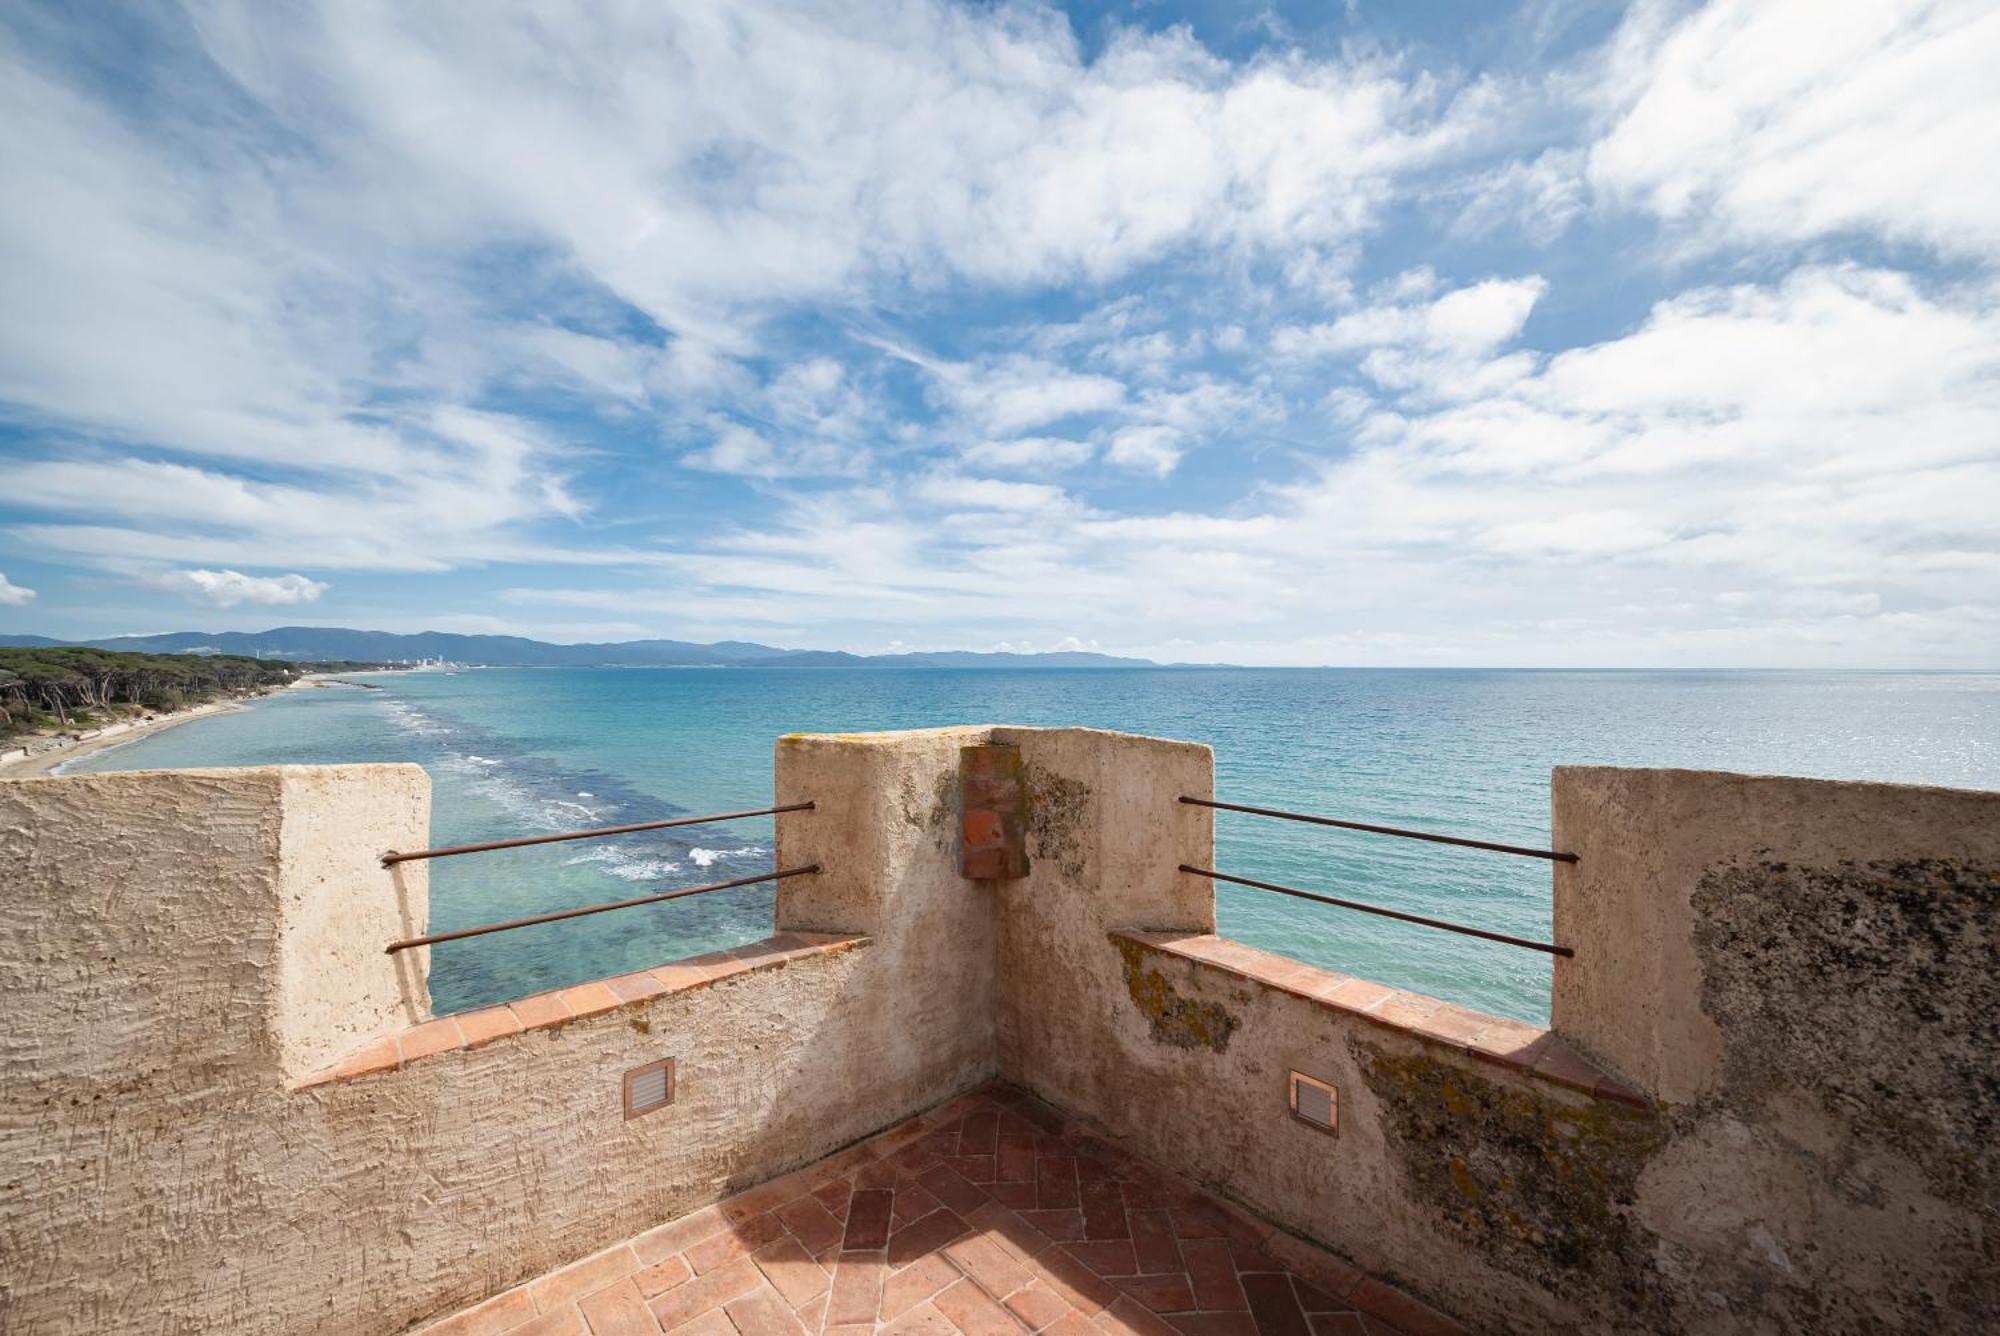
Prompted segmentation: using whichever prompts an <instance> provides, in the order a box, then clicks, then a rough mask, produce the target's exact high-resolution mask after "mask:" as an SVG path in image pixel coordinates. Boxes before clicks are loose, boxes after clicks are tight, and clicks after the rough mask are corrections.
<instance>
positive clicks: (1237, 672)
mask: <svg viewBox="0 0 2000 1336" xmlns="http://www.w3.org/2000/svg"><path fill="white" fill-rule="evenodd" d="M368 680H372V681H375V682H379V683H381V684H382V687H383V689H382V690H379V691H364V690H357V689H327V690H312V691H295V692H290V693H287V694H285V695H283V696H279V697H276V698H272V699H269V700H266V701H263V702H260V703H258V704H257V705H255V706H254V707H253V708H251V709H250V710H248V711H246V712H244V713H240V714H232V715H225V716H219V717H216V718H213V719H208V720H203V721H200V722H196V723H192V724H188V725H184V726H182V727H180V728H176V729H171V730H169V731H167V732H164V733H161V734H158V735H156V736H153V737H148V738H144V739H141V740H139V741H137V742H134V743H131V744H129V745H127V746H124V747H120V748H116V749H113V750H110V751H106V752H101V753H98V754H96V755H94V756H89V757H84V758H80V759H79V760H78V762H77V763H76V764H75V765H74V766H73V767H72V769H73V770H74V771H78V772H81V771H90V770H132V769H144V768H153V767H178V766H215V765H258V764H267V763H274V762H287V761H294V762H336V761H415V762H417V763H419V764H420V765H422V766H424V768H425V769H426V770H428V771H429V772H430V774H431V776H432V778H433V780H434V782H435V791H434V794H433V817H432V823H433V824H432V835H433V838H434V840H435V841H436V842H437V843H440V844H452V843H459V842H463V841H470V840H477V839H483V838H495V837H499V836H504V835H513V834H519V833H522V832H524V831H553V830H561V829H567V828H573V827H577V826H596V825H610V824H617V823H623V822H630V821H638V820H645V819H647V818H651V817H657V816H662V815H675V814H685V813H698V812H717V811H728V810H732V809H740V808H746V807H759V806H764V805H766V804H768V802H769V801H770V793H771V746H772V742H773V740H774V739H775V738H776V737H777V736H778V735H780V734H782V733H788V732H794V731H811V732H817V731H829V732H851V731H859V730H867V729H880V728H914V727H927V726H934V725H941V724H950V723H980V722H995V721H1004V722H1009V723H1020V724H1051V725H1055V724H1072V725H1090V726H1096V727H1103V728H1116V729H1124V730H1128V731H1132V732H1140V733H1152V734H1159V735H1163V736H1168V737H1177V738H1188V739H1194V740H1198V741H1201V742H1206V743H1209V744H1211V745H1212V746H1214V748H1215V752H1216V771H1217V783H1216V787H1217V792H1218V794H1219V795H1220V796H1222V797H1224V798H1228V799H1235V800H1238V801H1242V802H1248V803H1261V804H1266V805H1271V806H1278V807H1287V808H1291V809H1293V810H1304V811H1313V812H1321V813H1325V814H1329V815H1334V816H1342V817H1349V818H1352V819H1355V820H1360V821H1372V822H1379V823H1385V824H1393V825H1407V826H1414V827H1418V828H1420V829H1430V830H1437V831H1442V832H1446V833H1453V834H1464V835H1473V836H1481V837H1485V838H1488V839H1495V840H1502V841H1507V842H1510V843H1520V844H1530V845H1533V844H1543V845H1545V844H1546V842H1547V840H1548V838H1549V828H1548V827H1549V811H1548V806H1549V802H1548V779H1549V769H1550V767H1551V766H1553V765H1556V764H1564V763H1575V764H1585V763H1599V764H1621V765H1671V766H1689V767H1699V768H1709V769H1723V770H1745V771H1759V772H1767V773H1783V774H1794V775H1816V776H1826V777H1832V778H1845V779H1887V780H1905V781H1917V782H1924V783H1935V784H1951V785H1962V786H1968V787H1978V788H2000V674H1995V673H1693V672H1687V673H1677V672H1644V673H1641V672H1516V671H1423V670H1403V671H1375V670H1303V669H1291V670H1262V669H1229V670H1215V671H1206V670H1203V671H1184V670H1183V671H1170V670H1159V671H1147V670H1112V671H1088V670H1060V669H1051V670H1047V671H1035V670H1028V671H978V670H968V671H958V672H954V671H938V670H909V671H902V670H887V669H811V670H801V669H790V670H787V669H488V670H479V671H466V672H459V673H453V674H446V673H435V672H434V673H420V674H418V673H412V674H400V675H387V676H380V677H375V678H372V679H368ZM1216 826H1217V841H1218V845H1219V848H1218V852H1217V861H1218V864H1219V866H1220V867H1221V869H1222V870H1224V871H1228V872H1236V873H1240V874H1241V875H1244V876H1250V877H1256V878H1259V879H1262V880H1267V881H1276V882H1281V883H1284V884H1287V885H1293V886H1301V887H1305V888H1308V889H1320V890H1324V891H1326V892H1328V893H1330V894H1334V895H1340V896H1344V897H1347V898H1352V899H1357V900H1366V901H1373V902H1377V903H1380V904H1385V905H1390V906H1394V907H1397V908H1401V909H1406V910H1410V911H1413V912H1416V913H1421V914H1428V915H1432V916H1435V917H1440V918H1448V919H1453V920H1457V921H1460V922H1466V923H1472V924H1477V925H1480V926H1483V927H1488V928H1492V929H1495V930H1498V931H1501V932H1507V933H1512V934H1515V935H1519V936H1527V937H1535V938H1542V939H1546V938H1547V936H1548V934H1549V931H1550V925H1549V884H1550V871H1549V867H1548V865H1547V864H1545V863H1543V862H1540V861H1538V860H1532V859H1524V858H1512V857H1507V856H1504V855H1499V854H1489V853H1479V852H1474V851H1471V850H1461V849H1452V848H1448V847H1443V846H1437V845H1430V844H1421V843H1417V842H1415V841H1409V840H1397V839H1386V838H1382V837H1378V836H1369V835H1361V834H1355V833H1349V832H1341V831H1333V830H1323V829H1315V828H1311V827H1306V826H1300V825H1296V824H1293V823H1286V822H1277V821H1269V820H1264V819H1260V818H1256V817H1249V816H1240V815H1235V814H1230V813H1218V814H1217V818H1216ZM770 859H771V828H770V822H769V820H768V819H764V820H756V821H744V822H736V823H731V824H729V825H726V826H718V827H708V828H698V829H687V830H676V831H661V832H653V833H649V834H644V835H637V836H628V837H623V838H619V839H613V840H593V841H582V842H578V843H575V844H562V845H551V846H543V847H540V848H534V849H522V850H510V851H506V852H500V853H491V854H478V855H471V856H468V857H463V858H451V859H444V860H441V861H439V862H437V863H435V864H433V871H432V882H431V886H432V894H431V921H432V925H433V928H434V930H439V931H442V930H446V929H451V928H457V927H466V926H470V925H473V924H476V923H483V922H489V921H492V920H495V919H504V918H513V917H516V916H520V915H525V914H532V913H536V912H540V911H544V910H548V909H554V908H561V907H566V906H572V905H583V904H590V903H594V902H599V901H604V900H614V899H622V898H626V897H630V896H633V895H640V894H644V893H646V891H647V890H648V889H650V888H655V887H658V888H667V887H672V886H679V885H696V884H700V883H702V882H708V881H719V880H724V879H727V878H730V877H737V876H746V875H752V874H754V873H756V872H758V871H763V870H767V869H768V868H769V866H770ZM771 898H772V893H771V891H770V889H769V888H768V887H749V888H745V889H742V890H736V891H724V892H718V893H716V894H714V895H706V896H699V897H694V898H692V899H689V900H684V901H680V902H676V903H669V904H666V905H661V906H653V907H648V908H644V909H634V910H621V911H619V912H617V913H611V914H604V915H599V916H595V917H592V918H587V919H580V920H571V921H569V922H565V923H555V924H547V925H543V926H541V927H535V928H528V929H523V930H521V931H518V932H510V933H500V934H495V935H493V936H490V937H483V938H478V939H474V940H470V941H465V942H456V943H447V944H445V945H443V946H440V947H438V948H437V949H436V951H435V953H434V955H433V960H432V981H431V982H432V989H433V994H434V998H435V1002H436V1006H437V1009H438V1010H439V1011H440V1012H448V1011H456V1010H461V1009H464V1008H467V1007H473V1006H478V1005H482V1004H484V1003H487V1002H492V1001H498V1000H501V999H505V998H510V997H518V996H520V995H522V994H524V993H529V992H532V991H535V990H536V989H541V988H549V987H554V986H557V985H561V984H566V983H574V982H577V981H579V980H583V979H591V978H599V977H602V976H605V975H608V974H614V973H618V972H620V971H623V970H627V969H635V968H638V967H641V966H644V965H648V964H654V963H658V962H660V961H663V960H668V959H673V958H675V957H678V956H683V955H688V954H691V953H695V952H699V951H705V950H711V949H714V948H716V947H719V946H726V945H731V944H736V943H740V942H744V941H748V940H751V939H754V938H756V937H760V936H763V935H764V934H765V933H766V932H767V931H768V930H769V925H770V915H771ZM1217 900H1218V905H1219V908H1218V913H1219V916H1220V919H1221V927H1222V931H1224V932H1225V933H1227V934H1229V935H1230V936H1232V937H1236V938H1239V939H1241V940H1243V941H1247V942H1250V943H1253V944H1255V945H1258V946H1262V947H1266V948H1268V949H1270V950H1274V951H1282V952H1284V953H1285V954H1287V955H1291V956H1295V957H1297V958H1299V959H1301V960H1306V961H1310V962H1312V963H1314V964H1319V965H1324V966H1328V967H1330V968H1334V969H1339V970H1344V971H1347V972H1349V973H1354V974H1360V975H1365V976H1367V977H1369V978H1374V979H1379V980H1382V981H1384V982H1387V983H1393V984H1397V985H1400V986H1403V987H1408V988H1414V989H1416V990H1418V991H1420V992H1425V993H1430V994H1434V995H1437V996H1442V997H1446V998H1450V999H1453V1000H1455V1001H1459V1002H1463V1003H1465V1004H1467V1005H1470V1006H1474V1007H1478V1008H1480V1009H1482V1010H1486V1011H1490V1012H1496V1013H1499V1014H1502V1015H1507V1016H1515V1017H1520V1018H1522V1019H1524V1020H1530V1021H1537V1022H1540V1021H1545V1020H1546V1018H1547V1014H1548V1000H1549V981H1550V974H1549V964H1548V961H1547V959H1546V958H1545V957H1543V956H1542V955H1540V954H1539V953H1536V952H1529V951H1522V950H1519V949H1516V948H1511V947H1506V946H1501V945H1496V944H1492V943H1487V942H1481V941H1478V940H1475V939H1472V938H1465V937H1460V936H1456V935H1454V934H1449V933H1441V932H1435V931H1431V930H1427V929H1423V928H1418V927H1414V926H1410V925H1405V924H1400V923H1396V922H1393V921H1391V920H1386V919H1380V918H1375V917H1372V916H1365V915H1360V914H1355V913H1352V912H1349V911H1345V910H1339V909H1333V908H1328V907H1325V906H1319V905H1312V904H1307V903H1303V902H1298V901H1293V900H1289V899H1287V898H1285V897H1282V896H1274V895H1270V894H1267V893H1265V892H1261V891H1255V890H1250V889H1246V888H1242V887H1234V886H1228V885H1223V886H1219V887H1218V888H1217Z"/></svg>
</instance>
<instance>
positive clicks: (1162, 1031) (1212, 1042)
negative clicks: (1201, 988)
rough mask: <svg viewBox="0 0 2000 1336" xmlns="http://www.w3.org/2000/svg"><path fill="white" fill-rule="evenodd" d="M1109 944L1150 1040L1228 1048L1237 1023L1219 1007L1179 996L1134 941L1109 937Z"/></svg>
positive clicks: (1217, 1048)
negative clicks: (1149, 1029)
mask: <svg viewBox="0 0 2000 1336" xmlns="http://www.w3.org/2000/svg"><path fill="white" fill-rule="evenodd" d="M1111 944H1112V945H1113V946H1115V947H1117V948H1118V954H1119V955H1120V956H1121V957H1123V959H1124V961H1125V991H1126V992H1127V993H1129V994H1131V997H1132V1005H1133V1006H1135V1007H1137V1008H1138V1009H1139V1014H1140V1015H1142V1016H1144V1017H1145V1018H1146V1020H1147V1022H1148V1023H1149V1024H1150V1025H1151V1026H1152V1031H1153V1040H1154V1042H1156V1043H1161V1044H1168V1045H1171V1046H1172V1047H1174V1048H1206V1049H1211V1050H1213V1051H1214V1052H1217V1053H1221V1052H1224V1051H1226V1050H1227V1049H1228V1048H1229V1036H1230V1035H1232V1034H1234V1033H1235V1032H1236V1026H1237V1020H1236V1017H1235V1016H1233V1015H1231V1014H1230V1013H1229V1011H1228V1010H1227V1009H1226V1008H1224V1007H1223V1006H1222V1005H1221V1004H1219V1003H1215V1002H1197V1001H1195V1000H1194V999H1193V998H1189V997H1183V996H1181V994H1180V992H1179V990H1178V989H1176V988H1175V987H1174V986H1173V984H1171V983H1169V982H1168V981H1167V976H1166V975H1165V974H1162V973H1161V972H1160V971H1159V970H1158V969H1155V968H1150V967H1149V966H1148V964H1147V957H1148V956H1149V955H1150V954H1151V953H1150V952H1148V951H1147V950H1146V948H1145V947H1144V946H1142V945H1140V944H1139V943H1137V942H1134V941H1129V940H1127V939H1124V938H1121V937H1116V936H1114V937H1112V938H1111Z"/></svg>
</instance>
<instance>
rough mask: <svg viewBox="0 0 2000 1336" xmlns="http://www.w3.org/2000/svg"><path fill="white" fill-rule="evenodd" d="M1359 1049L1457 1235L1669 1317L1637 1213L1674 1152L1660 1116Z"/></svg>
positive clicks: (1637, 1310)
mask: <svg viewBox="0 0 2000 1336" xmlns="http://www.w3.org/2000/svg"><path fill="white" fill-rule="evenodd" d="M1349 1047H1350V1049H1351V1051H1352V1052H1353V1054H1354V1058H1355V1061H1356V1062H1357V1063H1358V1064H1359V1066H1360V1068H1361V1073H1362V1078H1363V1080H1365V1081H1366V1082H1367V1084H1368V1088H1369V1089H1370V1090H1371V1091H1373V1092H1374V1094H1375V1096H1376V1098H1377V1099H1379V1100H1380V1101H1381V1103H1382V1127H1383V1131H1384V1133H1385V1140H1386V1142H1387V1147H1388V1150H1389V1152H1390V1154H1391V1155H1392V1156H1394V1157H1395V1158H1396V1160H1397V1161H1398V1162H1399V1163H1400V1165H1401V1167H1402V1170H1403V1173H1404V1174H1405V1176H1406V1177H1407V1178H1408V1180H1409V1183H1410V1186H1411V1190H1412V1192H1413V1194H1414V1195H1415V1196H1416V1197H1417V1199H1418V1200H1420V1201H1422V1202H1425V1203H1426V1204H1428V1205H1429V1206H1431V1207H1432V1208H1433V1209H1434V1210H1435V1211H1436V1212H1437V1214H1438V1216H1439V1217H1440V1218H1441V1220H1442V1222H1443V1223H1444V1225H1445V1227H1446V1228H1447V1229H1449V1230H1450V1231H1451V1232H1453V1233H1456V1234H1457V1235H1458V1236H1459V1237H1460V1239H1462V1240H1463V1241H1464V1242H1465V1243H1466V1244H1467V1245H1468V1246H1469V1247H1471V1248H1473V1249H1475V1250H1476V1251H1478V1252H1480V1253H1482V1254H1484V1255H1485V1256H1487V1257H1489V1258H1490V1259H1492V1261H1493V1262H1494V1263H1495V1264H1496V1265H1498V1266H1501V1267H1504V1268H1506V1269H1508V1270H1510V1271H1515V1272H1523V1273H1526V1274H1528V1275H1530V1276H1532V1277H1533V1278H1534V1279H1535V1281H1536V1283H1538V1284H1540V1285H1542V1286H1543V1287H1544V1288H1547V1289H1550V1290H1555V1291H1559V1292H1565V1293H1571V1294H1575V1293H1576V1292H1578V1291H1579V1290H1581V1289H1585V1288H1587V1289H1589V1290H1592V1291H1596V1292H1598V1293H1607V1292H1608V1293H1610V1294H1613V1295H1615V1296H1616V1297H1617V1300H1618V1303H1619V1306H1620V1307H1621V1308H1623V1309H1624V1310H1625V1312H1626V1315H1627V1316H1628V1317H1638V1318H1640V1319H1641V1321H1642V1322H1643V1323H1644V1324H1645V1325H1649V1326H1650V1325H1654V1324H1656V1323H1658V1322H1659V1321H1660V1320H1661V1319H1662V1318H1663V1317H1664V1316H1665V1314H1666V1310H1667V1308H1668V1306H1669V1304H1670V1302H1671V1300H1670V1299H1669V1297H1668V1294H1667V1291H1666V1289H1665V1287H1664V1286H1663V1285H1662V1284H1661V1283H1660V1278H1659V1277H1658V1275H1657V1274H1656V1268H1655V1260H1654V1259H1655V1254H1656V1246H1655V1245H1656V1240H1655V1239H1654V1237H1653V1235H1652V1234H1651V1233H1650V1232H1649V1231H1647V1230H1645V1229H1643V1228H1641V1227H1640V1226H1639V1225H1638V1224H1637V1223H1636V1222H1635V1221H1634V1220H1633V1219H1632V1218H1631V1216H1630V1215H1629V1213H1628V1209H1627V1208H1629V1207H1630V1206H1631V1205H1632V1204H1633V1202H1634V1201H1635V1200H1636V1198H1637V1189H1638V1181H1639V1174H1640V1171H1641V1170H1643V1169H1644V1168H1645V1166H1646V1162H1647V1161H1648V1159H1650V1158H1651V1157H1652V1155H1653V1154H1654V1153H1655V1152H1657V1151H1658V1150H1659V1149H1660V1147H1661V1146H1662V1145H1664V1144H1665V1142H1666V1140H1667V1127H1666V1125H1665V1121H1664V1120H1663V1119H1662V1118H1661V1117H1660V1116H1659V1115H1658V1114H1657V1113H1654V1112H1641V1111H1639V1110H1636V1109H1628V1108H1626V1107H1624V1106H1622V1105H1614V1104H1611V1103H1608V1102H1604V1101H1599V1102H1595V1103H1590V1104H1585V1105H1576V1104H1572V1103H1567V1102H1563V1101H1561V1100H1558V1099H1556V1098H1553V1097H1549V1096H1544V1095H1542V1094H1540V1093H1538V1092H1531V1091H1528V1090H1523V1089H1519V1088H1516V1087H1514V1086H1508V1085H1501V1084H1499V1083H1497V1082H1494V1081H1489V1080H1487V1079H1485V1078H1484V1077H1482V1076H1480V1075H1478V1074H1476V1073H1474V1072H1470V1071H1467V1070H1465V1068H1464V1066H1463V1065H1462V1064H1459V1063H1453V1062H1448V1061H1444V1060H1441V1059H1438V1058H1436V1057H1431V1056H1427V1055H1423V1054H1398V1053H1391V1052H1389V1051H1387V1050H1386V1049H1383V1048H1380V1047H1378V1046H1376V1045H1374V1044H1370V1043H1366V1042H1363V1041H1361V1040H1350V1041H1349Z"/></svg>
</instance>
